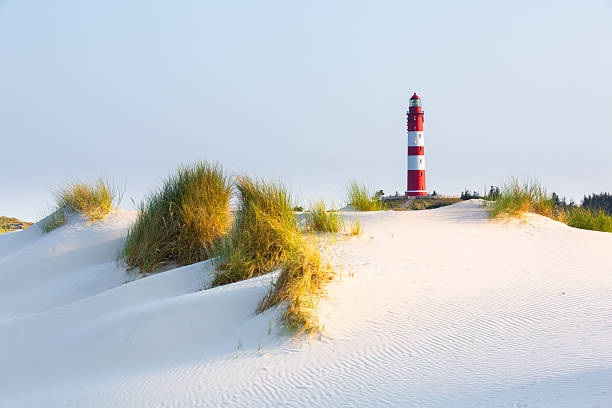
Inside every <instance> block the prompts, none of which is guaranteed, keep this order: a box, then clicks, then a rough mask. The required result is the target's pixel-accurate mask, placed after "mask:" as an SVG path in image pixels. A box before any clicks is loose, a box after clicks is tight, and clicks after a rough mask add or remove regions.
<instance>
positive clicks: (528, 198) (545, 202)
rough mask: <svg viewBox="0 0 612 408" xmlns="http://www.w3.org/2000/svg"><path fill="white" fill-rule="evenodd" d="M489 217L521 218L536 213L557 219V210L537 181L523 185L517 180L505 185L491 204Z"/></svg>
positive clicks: (527, 181)
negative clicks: (528, 213) (525, 214)
mask: <svg viewBox="0 0 612 408" xmlns="http://www.w3.org/2000/svg"><path fill="white" fill-rule="evenodd" d="M488 209H489V215H490V216H491V217H492V218H495V217H500V216H504V215H505V216H510V217H520V216H521V215H522V214H523V213H526V212H534V213H537V214H541V215H544V216H547V217H551V218H555V217H556V210H555V206H554V203H553V201H552V200H551V199H550V197H548V194H547V193H546V190H545V189H544V188H543V187H542V185H541V184H540V183H539V182H538V181H535V180H526V181H525V182H523V183H522V184H521V183H519V181H518V180H517V179H515V178H512V179H511V180H510V182H509V183H507V184H505V185H504V186H503V187H502V189H501V191H500V193H499V195H498V196H497V200H495V201H494V202H493V203H491V204H489V208H488Z"/></svg>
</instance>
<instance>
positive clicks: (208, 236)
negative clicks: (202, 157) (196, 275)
mask: <svg viewBox="0 0 612 408" xmlns="http://www.w3.org/2000/svg"><path fill="white" fill-rule="evenodd" d="M231 193H232V184H231V181H230V179H229V177H227V176H226V174H225V173H224V171H223V169H222V167H221V166H220V165H217V164H214V165H212V164H208V163H206V162H196V163H195V164H193V165H191V166H182V167H179V169H178V170H177V172H176V173H175V174H172V175H170V176H169V177H168V178H167V179H166V180H165V181H164V182H163V184H162V186H161V188H160V189H159V190H157V191H155V192H153V193H152V194H150V195H149V196H148V197H146V198H145V200H144V201H143V202H142V203H141V205H140V211H139V213H138V217H137V219H136V222H135V223H134V224H133V225H132V226H131V227H130V228H129V230H128V233H127V237H126V239H125V242H124V247H123V250H122V256H123V257H124V258H125V261H126V263H127V264H128V266H129V267H140V271H141V272H150V271H152V270H153V269H155V268H156V267H158V266H160V265H163V264H164V263H166V262H168V261H174V262H178V263H179V264H181V265H189V264H192V263H195V262H200V261H203V260H206V259H208V258H209V257H210V255H211V254H212V251H213V247H214V245H215V244H216V242H217V240H219V238H221V237H222V236H224V235H225V234H226V233H227V231H228V229H229V227H230V223H231V212H230V205H229V200H230V196H231Z"/></svg>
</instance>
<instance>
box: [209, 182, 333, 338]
mask: <svg viewBox="0 0 612 408" xmlns="http://www.w3.org/2000/svg"><path fill="white" fill-rule="evenodd" d="M236 188H237V190H238V195H239V197H238V199H239V202H238V205H239V207H238V211H237V213H236V218H235V221H234V224H233V226H232V228H231V229H230V231H229V233H228V234H227V235H226V236H225V237H224V238H223V240H222V241H220V243H219V245H218V247H217V250H216V252H215V254H216V255H217V256H218V258H217V261H216V262H217V265H218V270H217V273H216V275H215V277H214V279H213V282H212V284H211V286H213V287H214V286H219V285H224V284H228V283H232V282H237V281H240V280H245V279H249V278H252V277H255V276H259V275H263V274H266V273H269V272H272V271H274V270H276V269H279V268H280V269H281V271H280V274H279V276H278V278H277V279H276V282H275V283H274V284H273V286H272V288H271V290H270V292H269V293H268V295H266V297H265V298H264V299H262V301H261V302H260V304H259V306H258V309H257V311H258V312H262V311H264V310H266V309H268V308H269V307H272V306H274V305H277V304H279V303H281V302H283V303H285V304H286V309H285V312H284V314H283V320H284V322H285V324H286V325H287V327H288V328H290V329H291V330H300V331H306V332H308V331H311V330H314V329H316V328H317V327H318V323H317V319H316V311H315V308H314V306H315V305H316V302H315V300H316V299H318V296H319V295H320V294H321V292H322V290H323V284H324V282H325V281H326V280H328V279H330V278H331V276H332V270H331V268H329V267H328V266H327V265H324V264H323V263H322V261H321V257H320V254H319V251H318V249H317V247H316V245H315V244H314V242H312V241H310V240H309V239H308V237H307V236H305V235H304V233H303V232H302V231H301V230H300V227H299V225H298V223H297V220H296V217H295V214H294V212H293V207H292V205H291V197H290V195H289V193H288V192H287V190H286V188H285V187H284V186H283V185H281V184H278V183H267V182H264V181H262V180H256V179H251V178H249V177H239V178H238V179H237V183H236Z"/></svg>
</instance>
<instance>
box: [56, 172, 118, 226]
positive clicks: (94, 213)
mask: <svg viewBox="0 0 612 408" xmlns="http://www.w3.org/2000/svg"><path fill="white" fill-rule="evenodd" d="M55 198H56V202H57V208H58V209H59V208H67V209H69V210H72V211H74V212H77V213H80V214H83V215H85V216H86V217H87V218H89V219H90V220H91V221H95V220H99V219H102V218H104V216H106V215H107V214H108V213H109V212H110V211H111V210H112V209H113V203H114V201H115V199H116V198H117V190H116V189H115V188H114V187H113V186H111V185H110V184H109V183H108V182H107V181H105V180H103V179H98V181H97V182H96V183H95V184H89V183H85V182H82V181H79V180H75V181H73V182H70V183H68V185H66V186H65V187H63V188H61V189H59V190H57V191H56V192H55Z"/></svg>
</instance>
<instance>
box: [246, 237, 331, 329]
mask: <svg viewBox="0 0 612 408" xmlns="http://www.w3.org/2000/svg"><path fill="white" fill-rule="evenodd" d="M333 276H334V272H333V270H332V268H331V267H330V266H329V265H327V264H324V263H323V262H322V260H321V255H320V253H319V250H318V249H317V247H316V245H315V244H314V243H311V242H303V243H302V245H301V246H300V248H299V249H298V250H296V251H292V252H291V253H290V254H289V256H288V258H287V260H286V262H285V263H284V264H283V267H282V269H281V272H280V274H279V276H278V278H277V279H276V282H275V283H274V285H273V286H272V288H271V290H270V292H269V293H268V294H267V295H266V296H265V297H264V298H263V299H262V300H261V301H260V302H259V305H258V307H257V311H258V312H263V311H265V310H266V309H268V308H270V307H272V306H275V305H277V304H279V303H285V305H286V307H285V310H284V312H283V315H282V320H283V322H284V323H285V324H286V326H287V328H288V329H289V330H291V331H293V332H305V333H309V332H312V331H315V330H317V329H318V328H319V321H318V317H317V313H316V307H317V304H318V302H319V299H320V297H321V295H322V294H323V291H324V288H325V284H326V283H327V282H328V281H329V280H331V279H332V278H333Z"/></svg>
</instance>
